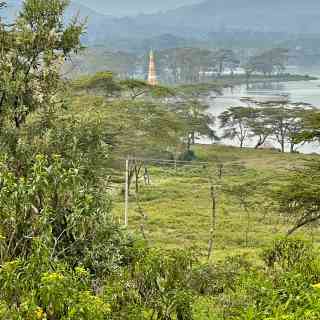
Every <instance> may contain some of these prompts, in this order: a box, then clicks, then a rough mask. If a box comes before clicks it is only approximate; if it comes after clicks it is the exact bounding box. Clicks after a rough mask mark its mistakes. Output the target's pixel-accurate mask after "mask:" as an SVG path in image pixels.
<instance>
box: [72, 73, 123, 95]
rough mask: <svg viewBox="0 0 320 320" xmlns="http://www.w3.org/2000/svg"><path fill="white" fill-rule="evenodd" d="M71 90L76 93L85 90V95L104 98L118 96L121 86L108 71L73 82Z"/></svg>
mask: <svg viewBox="0 0 320 320" xmlns="http://www.w3.org/2000/svg"><path fill="white" fill-rule="evenodd" d="M71 86H72V88H73V89H74V90H76V91H78V90H80V91H82V90H85V91H86V92H87V93H93V94H102V95H103V96H105V97H115V96H119V95H120V93H121V89H122V88H121V86H120V84H119V82H118V81H116V80H115V78H114V75H113V73H112V72H110V71H105V72H98V73H96V74H95V75H93V76H83V77H80V78H78V79H77V80H75V81H73V82H72V84H71Z"/></svg>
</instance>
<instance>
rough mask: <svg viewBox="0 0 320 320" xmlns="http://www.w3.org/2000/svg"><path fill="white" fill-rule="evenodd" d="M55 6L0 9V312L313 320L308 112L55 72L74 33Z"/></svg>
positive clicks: (25, 318) (312, 122) (315, 211)
mask: <svg viewBox="0 0 320 320" xmlns="http://www.w3.org/2000/svg"><path fill="white" fill-rule="evenodd" d="M67 5H68V1H64V0H50V1H47V0H26V1H25V2H24V6H23V8H22V10H21V12H20V14H19V16H18V17H17V19H16V21H15V23H14V24H13V25H9V26H8V25H7V24H5V23H4V22H3V21H2V20H0V38H1V39H2V41H1V42H0V124H1V126H0V146H1V148H0V319H6V320H29V319H32V320H93V319H96V320H207V319H210V320H217V319H219V320H220V319H228V320H229V319H232V320H252V319H258V320H259V319H261V320H262V319H270V320H279V319H290V320H298V319H299V320H301V319H302V320H310V319H319V318H320V304H319V301H320V300H319V299H320V291H319V288H320V276H319V275H320V259H319V248H318V241H319V238H318V235H317V232H316V231H317V230H318V223H319V221H320V204H319V199H320V192H319V184H320V174H319V173H320V161H319V156H317V155H314V156H304V155H299V154H297V153H296V146H297V145H299V144H301V143H307V142H309V141H313V142H319V132H320V130H319V128H320V113H319V111H318V110H317V109H315V108H313V107H312V106H310V105H305V104H292V103H290V102H289V101H283V100H281V101H274V102H273V103H272V104H267V105H265V104H262V105H259V103H258V102H256V101H249V103H250V104H249V105H248V107H236V108H229V109H228V110H226V111H225V112H224V113H222V114H221V115H220V116H219V119H215V117H214V116H213V115H211V114H210V112H209V106H208V105H206V104H205V103H204V101H203V97H206V95H207V94H208V89H209V90H214V91H219V86H217V83H211V84H209V85H208V84H202V85H200V86H199V85H194V84H191V85H187V86H183V87H180V86H179V87H174V88H171V87H165V86H160V85H156V86H152V85H150V84H148V83H146V82H145V81H142V80H137V79H121V80H120V79H118V78H116V77H114V75H113V74H112V73H111V72H99V73H97V74H95V75H93V76H84V77H81V78H79V79H75V80H73V81H70V80H66V79H64V78H63V77H62V75H61V74H62V70H63V69H62V68H63V65H64V62H65V61H66V60H68V58H69V57H70V56H73V55H74V54H77V53H78V52H79V51H81V49H82V44H81V41H80V38H81V35H82V34H83V32H84V25H83V23H82V22H81V21H78V20H77V19H75V20H73V21H72V22H70V23H69V24H65V21H64V18H63V17H64V12H65V10H66V8H67ZM4 6H5V3H3V2H1V1H0V10H2V9H3V7H4ZM269 53H270V52H269ZM263 57H264V56H263ZM260 59H261V56H260V57H258V62H260V61H261V60H260ZM255 62H256V60H255ZM277 66H279V65H278V64H277ZM268 67H270V65H268ZM273 69H274V65H272V68H271V71H273ZM265 71H266V74H268V72H271V71H270V69H269V68H267V70H265ZM217 120H220V122H219V123H218V122H217ZM219 124H220V128H221V129H223V130H222V131H223V135H221V136H219V135H218V134H217V128H218V125H219ZM199 137H206V138H208V139H210V140H211V141H212V144H210V145H202V146H201V145H198V144H197V140H198V138H199ZM227 137H228V138H231V139H234V140H235V141H238V142H239V145H240V147H239V148H232V147H226V146H223V145H221V142H222V141H223V139H225V138H227ZM248 139H256V140H257V145H256V148H257V149H256V150H252V149H246V148H245V147H244V145H245V142H246V141H247V140H248ZM271 139H272V140H273V141H276V143H277V147H279V148H280V149H279V150H276V149H274V150H264V149H263V147H264V148H265V144H264V143H265V142H266V141H270V140H271ZM288 145H289V146H290V154H289V153H286V151H287V146H288ZM152 159H153V160H152ZM155 159H162V161H161V163H159V160H155ZM125 161H126V166H125V167H126V169H124V164H125ZM169 164H170V165H169ZM124 173H125V176H126V178H124ZM124 181H126V185H124ZM124 198H129V225H124V223H123V222H124V221H123V212H124V208H123V203H124Z"/></svg>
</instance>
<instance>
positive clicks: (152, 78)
mask: <svg viewBox="0 0 320 320" xmlns="http://www.w3.org/2000/svg"><path fill="white" fill-rule="evenodd" d="M148 83H149V84H150V85H151V86H156V85H157V84H158V79H157V71H156V63H155V59H154V53H153V50H151V51H150V57H149V74H148Z"/></svg>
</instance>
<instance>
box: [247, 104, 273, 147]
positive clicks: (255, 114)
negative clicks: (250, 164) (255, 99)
mask: <svg viewBox="0 0 320 320" xmlns="http://www.w3.org/2000/svg"><path fill="white" fill-rule="evenodd" d="M248 125H249V127H250V131H251V133H250V136H251V137H254V138H257V139H258V140H257V142H256V144H255V147H254V148H255V149H258V148H260V147H261V146H263V145H264V143H265V142H266V141H267V139H268V138H269V137H270V136H271V135H272V128H271V126H270V123H269V120H268V118H267V117H266V114H265V112H264V109H261V108H252V110H251V112H250V118H249V120H248Z"/></svg>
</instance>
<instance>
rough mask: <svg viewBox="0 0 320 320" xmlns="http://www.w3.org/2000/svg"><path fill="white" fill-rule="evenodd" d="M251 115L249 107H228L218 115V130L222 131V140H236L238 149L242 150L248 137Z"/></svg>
mask: <svg viewBox="0 0 320 320" xmlns="http://www.w3.org/2000/svg"><path fill="white" fill-rule="evenodd" d="M252 113H253V109H252V108H249V107H230V108H229V109H228V110H227V111H225V112H223V113H222V114H220V115H219V120H220V128H221V129H224V133H223V138H229V139H237V140H238V141H239V143H240V148H243V147H244V143H245V141H246V139H248V138H249V136H250V132H251V122H250V121H251V119H252Z"/></svg>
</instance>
